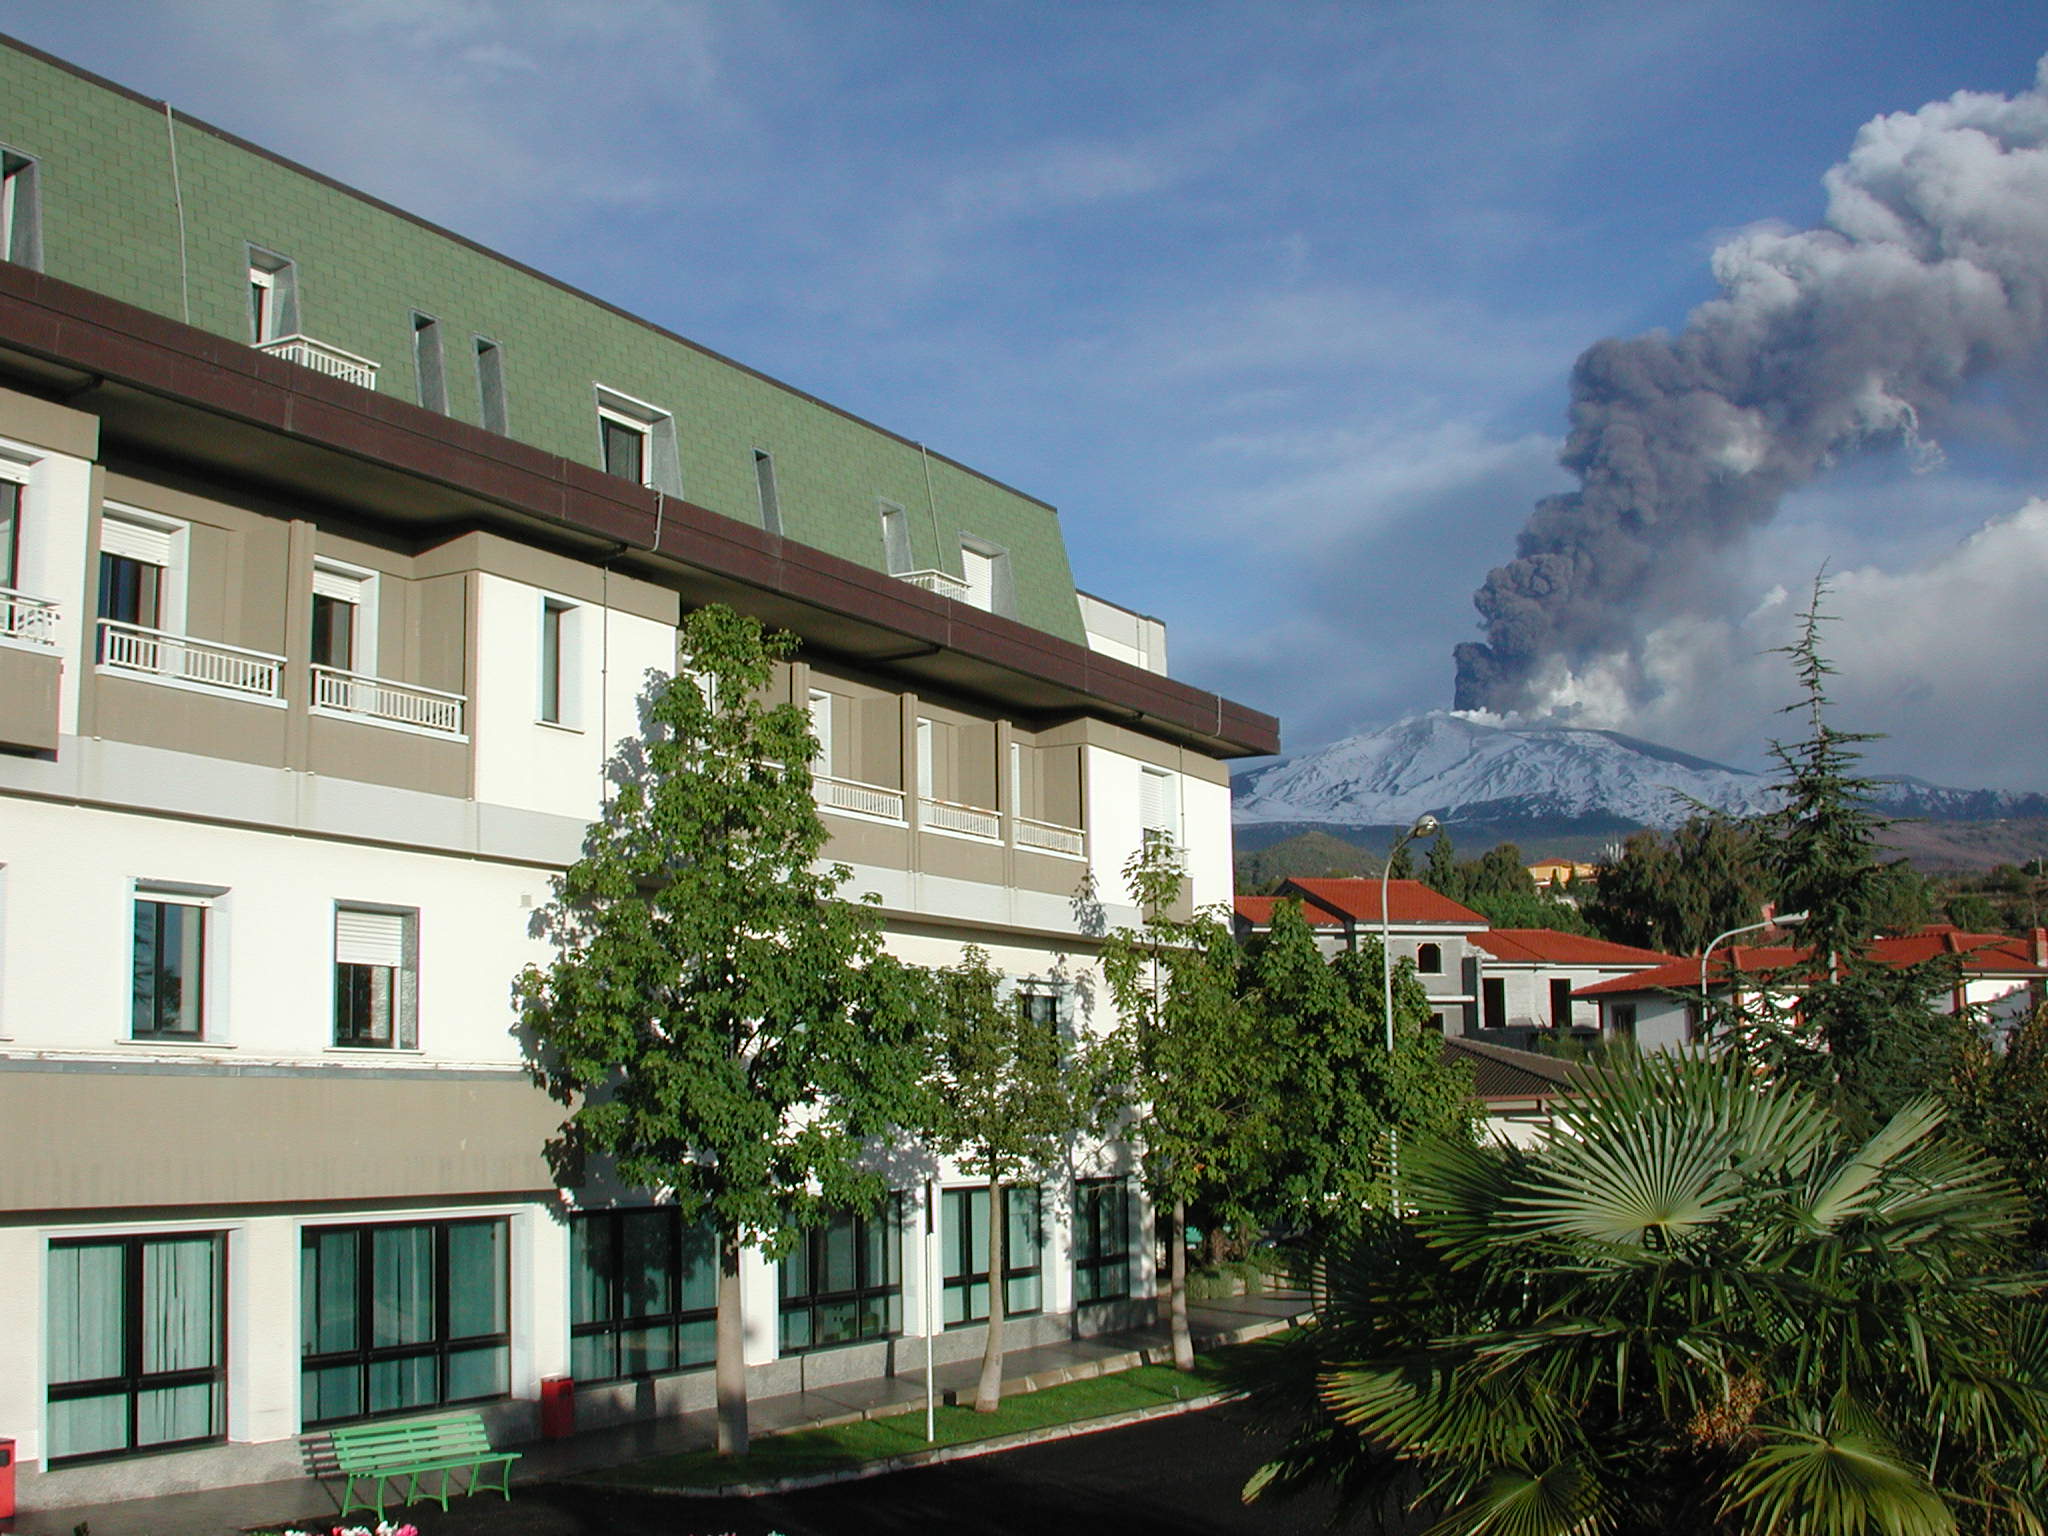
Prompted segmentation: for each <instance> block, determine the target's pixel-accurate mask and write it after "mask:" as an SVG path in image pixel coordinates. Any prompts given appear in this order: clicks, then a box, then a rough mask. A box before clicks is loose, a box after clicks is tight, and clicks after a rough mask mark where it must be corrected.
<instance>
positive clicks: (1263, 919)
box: [1231, 896, 1337, 928]
mask: <svg viewBox="0 0 2048 1536" xmlns="http://www.w3.org/2000/svg"><path fill="white" fill-rule="evenodd" d="M1283 901H1293V902H1294V905H1296V906H1298V907H1300V908H1301V915H1302V916H1303V917H1304V918H1306V919H1307V920H1308V925H1309V927H1311V928H1334V927H1336V926H1337V919H1336V918H1335V917H1332V916H1331V915H1330V914H1329V913H1328V912H1325V911H1324V910H1323V909H1322V908H1321V907H1314V906H1310V905H1309V904H1308V903H1307V902H1305V901H1298V900H1295V898H1293V897H1291V896H1238V897H1234V898H1232V900H1231V906H1232V907H1234V908H1235V909H1236V911H1237V915H1238V916H1239V917H1241V918H1243V919H1244V920H1245V921H1246V922H1248V923H1250V924H1251V925H1252V926H1253V927H1254V928H1266V927H1270V926H1271V925H1272V922H1273V909H1274V908H1275V907H1277V906H1279V905H1280V903H1281V902H1283Z"/></svg>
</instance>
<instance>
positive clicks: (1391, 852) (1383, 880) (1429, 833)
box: [1380, 814, 1443, 1213]
mask: <svg viewBox="0 0 2048 1536" xmlns="http://www.w3.org/2000/svg"><path fill="white" fill-rule="evenodd" d="M1441 831H1443V824H1442V823H1441V822H1439V821H1438V820H1437V819H1436V818H1435V817H1434V816H1430V815H1427V814H1425V815H1422V816H1418V817H1417V818H1416V819H1415V825H1414V826H1412V827H1410V828H1409V829H1408V830H1407V831H1406V832H1403V833H1402V834H1401V835H1400V836H1399V837H1397V838H1395V839H1394V846H1393V847H1391V848H1389V849H1388V850H1387V866H1386V868H1385V869H1383V870H1381V871H1380V1020H1381V1022H1382V1023H1383V1024H1384V1025H1385V1026H1386V1035H1387V1061H1388V1065H1389V1066H1391V1065H1392V1064H1393V1057H1394V925H1393V922H1392V920H1391V919H1390V918H1389V917H1388V916H1387V891H1388V887H1389V885H1390V884H1391V882H1392V880H1393V878H1394V860H1395V858H1396V857H1398V856H1399V854H1400V852H1401V850H1402V849H1403V848H1406V847H1407V846H1408V845H1409V844H1410V843H1412V842H1415V841H1416V840H1417V839H1420V838H1426V837H1435V836H1436V835H1437V833H1439V832H1441ZM1387 1146H1388V1152H1389V1159H1388V1163H1387V1199H1388V1203H1389V1204H1391V1205H1392V1206H1393V1208H1394V1210H1395V1211H1396V1212H1397V1213H1398V1212H1399V1211H1400V1209H1401V1133H1400V1131H1399V1130H1397V1129H1395V1128H1394V1127H1393V1126H1391V1125H1389V1126H1388V1127H1387Z"/></svg>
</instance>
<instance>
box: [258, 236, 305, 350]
mask: <svg viewBox="0 0 2048 1536" xmlns="http://www.w3.org/2000/svg"><path fill="white" fill-rule="evenodd" d="M298 331H299V280H298V270H297V268H295V267H294V266H293V265H292V263H291V261H290V260H289V259H288V258H286V257H283V256H279V255H277V254H276V253H274V252H271V251H262V250H258V249H257V248H256V247H255V246H251V247H249V340H250V341H251V342H253V343H255V344H256V345H258V346H261V345H262V344H263V343H264V342H266V341H276V340H278V339H279V338H280V337H283V336H296V335H297V334H298Z"/></svg>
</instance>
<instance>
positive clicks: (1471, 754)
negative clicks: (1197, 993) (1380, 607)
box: [1231, 711, 2048, 827]
mask: <svg viewBox="0 0 2048 1536" xmlns="http://www.w3.org/2000/svg"><path fill="white" fill-rule="evenodd" d="M1231 799H1232V814H1233V817H1234V818H1235V820H1236V821H1237V822H1238V824H1239V825H1241V826H1250V825H1266V824H1274V823H1305V824H1322V825H1327V826H1396V825H1400V824H1403V823H1406V822H1410V821H1413V820H1414V819H1415V818H1416V817H1417V816H1420V815H1422V814H1423V813H1424V812H1425V811H1427V812H1430V813H1432V814H1434V815H1437V816H1441V817H1443V818H1445V819H1446V820H1447V821H1450V822H1453V823H1455V822H1458V821H1486V822H1513V821H1521V820H1528V821H1549V822H1555V821H1558V820H1572V819H1578V818H1610V819H1614V820H1620V821H1624V822H1629V823H1633V824H1636V825H1640V826H1654V827H1670V826H1675V825H1677V824H1678V823H1679V822H1681V821H1683V820H1685V818H1686V817H1687V816H1689V815H1691V814H1692V812H1693V810H1694V808H1695V806H1696V805H1706V806H1711V807H1713V808H1714V809H1716V810H1720V811H1725V812H1727V813H1729V814H1731V815H1738V816H1747V815H1754V814H1756V813H1757V812H1759V811H1763V810H1767V809H1769V808H1770V805H1771V803H1772V800H1773V794H1772V790H1771V781H1770V779H1768V778H1766V777H1765V776H1763V775H1760V774H1755V773H1749V772H1746V771H1744V770H1742V769H1739V768H1729V767H1726V766H1724V765H1723V764H1720V763H1711V762H1708V761H1706V760H1705V759H1704V758H1697V757H1691V756H1688V755H1687V754H1685V753H1683V752H1676V751H1673V750H1672V749H1671V748H1669V747H1660V746H1657V745H1656V744H1655V743H1652V742H1647V741H1639V740H1637V739H1635V738H1634V737H1630V736H1623V735H1621V734H1619V733H1618V732H1614V731H1595V730H1580V729H1574V728H1571V727H1565V726H1540V727H1533V728H1520V729H1511V728H1508V727H1505V726H1497V725H1486V724H1482V723H1481V722H1479V721H1475V720H1470V719H1466V718H1464V717H1461V716H1459V715H1455V714H1449V713H1445V712H1443V711H1434V712H1432V713H1430V714H1426V715H1416V716H1413V717H1411V718H1409V719H1406V720H1400V721H1396V722H1395V723H1394V724H1392V725H1389V726H1386V727H1384V728H1382V729H1380V730H1377V731H1368V732H1366V733H1364V734H1362V735H1358V736H1351V737H1347V738H1346V739H1344V740H1343V741H1339V742H1335V743H1333V744H1331V745H1330V746H1327V747H1324V748H1322V749H1321V750H1320V751H1316V752H1309V753H1304V754H1303V755H1302V756H1300V757H1293V758H1286V759H1283V760H1281V761H1280V762H1276V763H1268V764H1267V765H1265V766H1264V767H1262V768H1255V769H1253V770H1251V771H1250V772H1248V773H1244V774H1240V775H1239V776H1238V777H1237V778H1236V779H1235V780H1233V782H1232V785H1231ZM1877 804H1878V808H1879V809H1880V810H1881V811H1884V812H1885V813H1887V814H1891V815H1899V816H1917V817H1925V818H1930V819H1936V820H1948V819H1973V820H1976V819H1990V818H1995V817H2006V816H2040V815H2043V814H2048V801H2044V799H2043V797H2041V796H2040V795H2010V794H2004V793H2001V792H1998V791H1992V790H1958V789H1945V788H1942V787H1941V786H1939V785H1932V784H1923V783H1921V782H1919V781H1917V780H1911V779H1900V780H1894V781H1890V782H1887V783H1885V784H1884V785H1883V786H1882V789H1881V792H1880V794H1879V795H1878V799H1877Z"/></svg>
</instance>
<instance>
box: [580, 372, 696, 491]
mask: <svg viewBox="0 0 2048 1536" xmlns="http://www.w3.org/2000/svg"><path fill="white" fill-rule="evenodd" d="M597 439H598V462H599V463H600V464H601V465H603V466H604V472H605V473H606V474H608V475H617V476H618V477H619V478H620V479H621V480H630V481H632V482H633V483H634V484H635V485H644V486H648V487H650V488H651V489H654V490H658V491H665V492H667V493H668V494H669V495H671V496H680V495H681V494H682V490H683V476H682V464H681V461H680V460H679V459H678V457H677V454H676V419H675V417H673V416H671V415H670V414H669V413H668V412H667V411H664V410H662V409H660V408H659V407H658V406H652V405H649V404H648V403H647V402H646V401H644V400H635V399H634V398H633V397H632V396H631V395H622V394H620V393H619V392H618V391H617V390H613V389H606V388H605V387H604V386H603V385H602V384H600V385H599V386H597Z"/></svg>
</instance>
